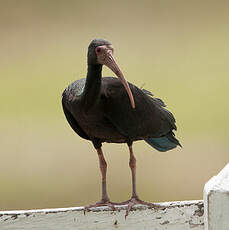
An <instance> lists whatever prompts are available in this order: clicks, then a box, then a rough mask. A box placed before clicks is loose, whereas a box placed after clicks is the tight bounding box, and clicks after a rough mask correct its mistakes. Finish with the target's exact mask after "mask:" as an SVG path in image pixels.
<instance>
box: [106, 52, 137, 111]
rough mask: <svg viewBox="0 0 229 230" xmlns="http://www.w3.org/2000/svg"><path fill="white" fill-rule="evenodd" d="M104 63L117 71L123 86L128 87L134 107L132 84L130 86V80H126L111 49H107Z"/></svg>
mask: <svg viewBox="0 0 229 230" xmlns="http://www.w3.org/2000/svg"><path fill="white" fill-rule="evenodd" d="M103 64H104V65H106V66H107V67H108V68H109V69H111V70H112V71H113V72H114V73H115V75H116V76H117V77H118V78H119V79H120V81H121V82H122V84H123V86H124V87H125V89H126V92H127V93H128V96H129V98H130V103H131V106H132V108H133V109H134V108H135V102H134V97H133V94H132V92H131V90H130V86H129V84H128V82H127V81H126V79H125V77H124V75H123V73H122V71H121V70H120V69H119V67H118V65H117V63H116V61H115V59H114V57H113V54H112V51H111V50H107V51H106V55H105V58H104V60H103Z"/></svg>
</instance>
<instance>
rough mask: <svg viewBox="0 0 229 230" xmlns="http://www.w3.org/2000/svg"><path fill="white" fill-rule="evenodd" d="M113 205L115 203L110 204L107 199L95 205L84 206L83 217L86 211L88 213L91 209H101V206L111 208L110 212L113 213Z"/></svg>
mask: <svg viewBox="0 0 229 230" xmlns="http://www.w3.org/2000/svg"><path fill="white" fill-rule="evenodd" d="M114 205H115V203H113V202H110V200H109V199H108V200H101V201H99V202H97V203H95V204H91V205H88V206H85V207H84V215H85V213H86V211H87V212H89V211H90V209H91V208H97V207H102V206H108V207H109V208H111V210H112V211H115V210H116V209H115V206H114Z"/></svg>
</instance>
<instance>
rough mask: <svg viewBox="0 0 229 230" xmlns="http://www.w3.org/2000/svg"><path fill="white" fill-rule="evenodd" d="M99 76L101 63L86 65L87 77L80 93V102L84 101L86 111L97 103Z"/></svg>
mask: <svg viewBox="0 0 229 230" xmlns="http://www.w3.org/2000/svg"><path fill="white" fill-rule="evenodd" d="M101 77H102V65H88V70H87V79H86V83H85V88H84V91H83V95H82V102H83V103H84V108H85V110H86V111H88V110H89V109H90V108H92V107H93V106H94V105H95V104H96V103H98V100H99V97H100V88H101Z"/></svg>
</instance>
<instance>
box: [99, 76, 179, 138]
mask: <svg viewBox="0 0 229 230" xmlns="http://www.w3.org/2000/svg"><path fill="white" fill-rule="evenodd" d="M129 86H130V89H131V91H132V94H133V97H134V100H135V109H133V108H132V107H131V104H130V100H129V97H128V95H127V93H126V91H125V89H124V87H123V85H122V84H121V83H120V81H119V80H118V79H117V78H111V77H105V78H103V81H102V97H101V98H102V100H103V104H104V111H105V116H106V118H108V119H109V120H110V122H111V123H112V124H113V125H114V126H115V127H116V128H117V129H118V131H119V132H120V133H121V134H122V135H125V136H126V137H128V138H130V139H136V138H142V139H144V138H147V137H161V136H163V135H166V134H167V133H169V132H170V131H171V130H173V129H176V126H175V119H174V117H173V115H172V113H171V112H169V111H168V110H166V109H165V108H164V106H165V104H164V102H163V101H162V100H161V99H158V98H154V97H152V94H151V93H150V92H149V91H147V90H142V89H139V88H138V87H137V86H135V85H133V84H131V83H129Z"/></svg>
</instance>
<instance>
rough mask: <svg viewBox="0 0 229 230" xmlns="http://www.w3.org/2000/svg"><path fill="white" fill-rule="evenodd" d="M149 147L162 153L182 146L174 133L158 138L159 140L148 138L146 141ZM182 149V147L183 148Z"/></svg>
mask: <svg viewBox="0 0 229 230" xmlns="http://www.w3.org/2000/svg"><path fill="white" fill-rule="evenodd" d="M144 141H146V142H147V143H148V144H149V145H151V146H152V147H154V148H155V149H157V150H158V151H160V152H166V151H168V150H170V149H174V148H176V147H177V146H178V145H179V146H181V144H180V143H179V141H178V140H177V139H176V138H175V135H174V133H173V132H170V133H168V134H166V135H165V136H162V137H158V138H156V137H155V138H147V139H144ZM181 147H182V146H181Z"/></svg>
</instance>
